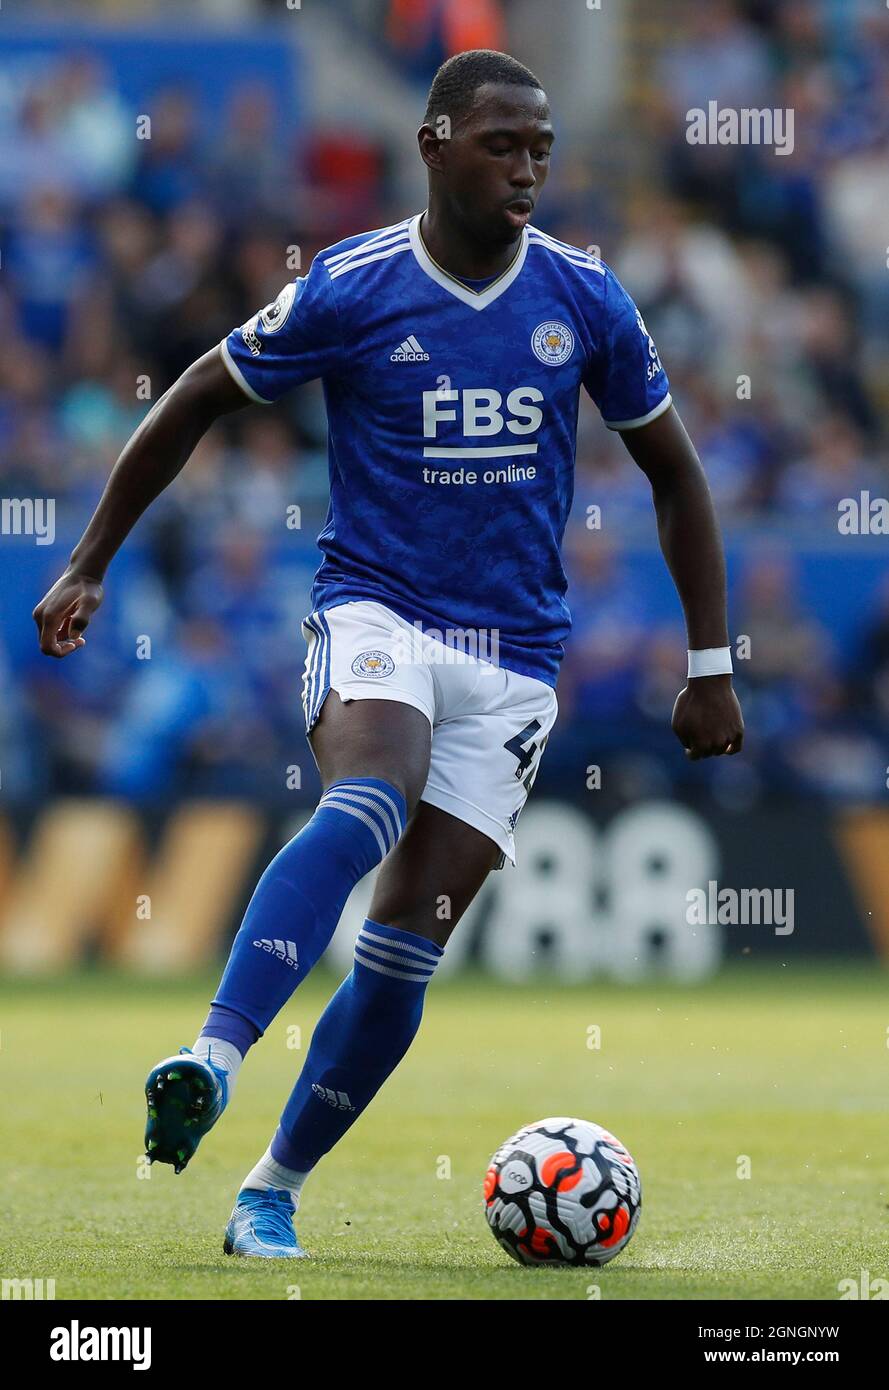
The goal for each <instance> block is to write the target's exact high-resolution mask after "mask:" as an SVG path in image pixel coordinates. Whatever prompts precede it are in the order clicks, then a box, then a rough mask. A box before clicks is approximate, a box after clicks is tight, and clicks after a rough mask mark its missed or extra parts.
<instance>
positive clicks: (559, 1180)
mask: <svg viewBox="0 0 889 1390" xmlns="http://www.w3.org/2000/svg"><path fill="white" fill-rule="evenodd" d="M641 1206H642V1187H641V1184H640V1181H639V1173H638V1170H637V1168H636V1165H635V1163H634V1162H633V1160H632V1158H631V1157H630V1155H629V1154H628V1153H627V1151H626V1149H625V1148H624V1146H623V1145H622V1144H621V1142H620V1140H619V1139H615V1137H614V1135H613V1134H609V1132H608V1130H607V1129H602V1128H601V1127H600V1126H599V1125H594V1124H591V1123H590V1121H589V1120H572V1119H565V1118H562V1119H553V1120H538V1121H537V1123H536V1124H533V1125H525V1127H524V1129H520V1130H518V1131H517V1133H515V1134H514V1135H513V1136H512V1138H511V1139H507V1141H506V1143H505V1144H502V1145H501V1146H500V1148H499V1149H498V1150H497V1152H496V1153H495V1155H494V1157H493V1158H492V1159H491V1163H490V1166H489V1168H488V1171H487V1173H486V1175H485V1214H486V1216H487V1218H488V1225H489V1226H490V1228H491V1230H492V1231H493V1232H494V1235H495V1236H496V1238H497V1240H498V1241H499V1242H500V1244H501V1245H502V1246H503V1249H504V1250H505V1251H506V1252H507V1254H509V1255H511V1256H512V1257H513V1259H514V1260H518V1261H519V1263H520V1264H525V1265H537V1264H548V1265H604V1264H607V1263H608V1261H609V1260H613V1259H614V1257H615V1255H619V1254H620V1252H621V1250H623V1248H624V1246H625V1245H627V1243H628V1242H629V1240H630V1237H631V1236H632V1234H633V1232H634V1231H635V1229H636V1223H637V1222H638V1220H639V1211H640V1209H641Z"/></svg>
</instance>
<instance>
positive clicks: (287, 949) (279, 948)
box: [253, 937, 297, 970]
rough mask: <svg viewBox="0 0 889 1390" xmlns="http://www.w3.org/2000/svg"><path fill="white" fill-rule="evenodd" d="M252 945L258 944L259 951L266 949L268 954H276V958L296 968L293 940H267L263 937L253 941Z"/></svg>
mask: <svg viewBox="0 0 889 1390" xmlns="http://www.w3.org/2000/svg"><path fill="white" fill-rule="evenodd" d="M253 945H254V946H258V947H259V949H260V950H261V951H268V953H269V955H271V956H277V958H278V960H283V962H284V964H285V965H290V966H292V967H293V969H294V970H295V969H296V968H297V956H296V943H295V942H294V941H277V940H275V941H269V940H268V939H267V938H266V937H263V938H262V940H260V941H254V943H253Z"/></svg>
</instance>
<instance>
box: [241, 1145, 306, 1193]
mask: <svg viewBox="0 0 889 1390" xmlns="http://www.w3.org/2000/svg"><path fill="white" fill-rule="evenodd" d="M308 1176H309V1175H308V1173H298V1172H297V1171H296V1170H295V1169H294V1168H285V1167H284V1165H283V1163H278V1162H277V1161H276V1160H275V1159H274V1158H272V1150H271V1147H269V1148H267V1149H266V1151H265V1153H264V1154H263V1156H262V1158H261V1159H260V1160H259V1162H258V1163H257V1165H256V1167H255V1168H251V1169H250V1172H249V1173H248V1174H247V1176H246V1178H245V1179H244V1181H243V1182H242V1183H241V1188H242V1189H243V1188H245V1187H250V1188H254V1189H255V1190H256V1191H258V1192H268V1191H269V1189H270V1188H275V1189H277V1190H278V1191H280V1190H281V1189H282V1188H283V1189H284V1190H285V1191H286V1192H289V1193H290V1195H291V1197H292V1198H293V1205H294V1206H295V1207H298V1206H299V1195H300V1193H301V1191H302V1188H303V1183H304V1182H305V1180H306V1178H307V1177H308Z"/></svg>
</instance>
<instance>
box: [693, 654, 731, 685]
mask: <svg viewBox="0 0 889 1390" xmlns="http://www.w3.org/2000/svg"><path fill="white" fill-rule="evenodd" d="M731 674H732V649H731V647H703V648H702V649H701V650H700V651H697V652H693V651H691V649H689V653H688V679H689V680H694V679H695V678H696V677H697V676H730V675H731Z"/></svg>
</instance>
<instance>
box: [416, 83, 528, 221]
mask: <svg viewBox="0 0 889 1390" xmlns="http://www.w3.org/2000/svg"><path fill="white" fill-rule="evenodd" d="M554 139H555V134H554V131H553V128H552V125H551V123H550V118H549V105H548V103H547V100H546V96H545V94H544V93H543V92H542V91H540V90H539V89H538V88H534V87H513V86H509V85H504V84H496V85H495V84H493V83H488V84H486V85H485V86H483V87H480V88H479V90H478V92H477V93H476V99H475V105H474V107H473V109H472V111H471V113H470V114H469V116H468V117H466V119H465V120H464V121H462V122H461V123H460V125H459V127H458V128H457V129H456V130H454V131H453V133H452V138H451V139H450V140H444V141H442V142H441V143H440V145H439V151H440V165H439V168H440V171H441V174H442V176H443V178H442V184H443V188H442V191H443V193H444V195H445V197H446V198H447V199H448V201H449V202H450V203H451V205H452V208H453V210H454V212H455V213H456V214H457V216H458V217H459V220H460V221H461V222H462V223H463V224H464V226H466V228H467V229H468V230H469V231H470V232H471V233H473V234H474V235H475V236H477V237H478V239H479V240H480V241H484V242H487V243H497V242H510V241H514V240H515V239H516V237H518V236H519V234H520V232H521V230H522V228H523V227H524V225H525V223H526V222H527V221H528V220H529V219H530V217H531V214H532V213H533V211H534V205H535V203H536V201H537V199H538V198H539V196H540V193H541V190H542V189H543V185H544V183H545V182H546V176H547V173H548V172H549V159H550V149H551V146H552V143H553V140H554Z"/></svg>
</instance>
